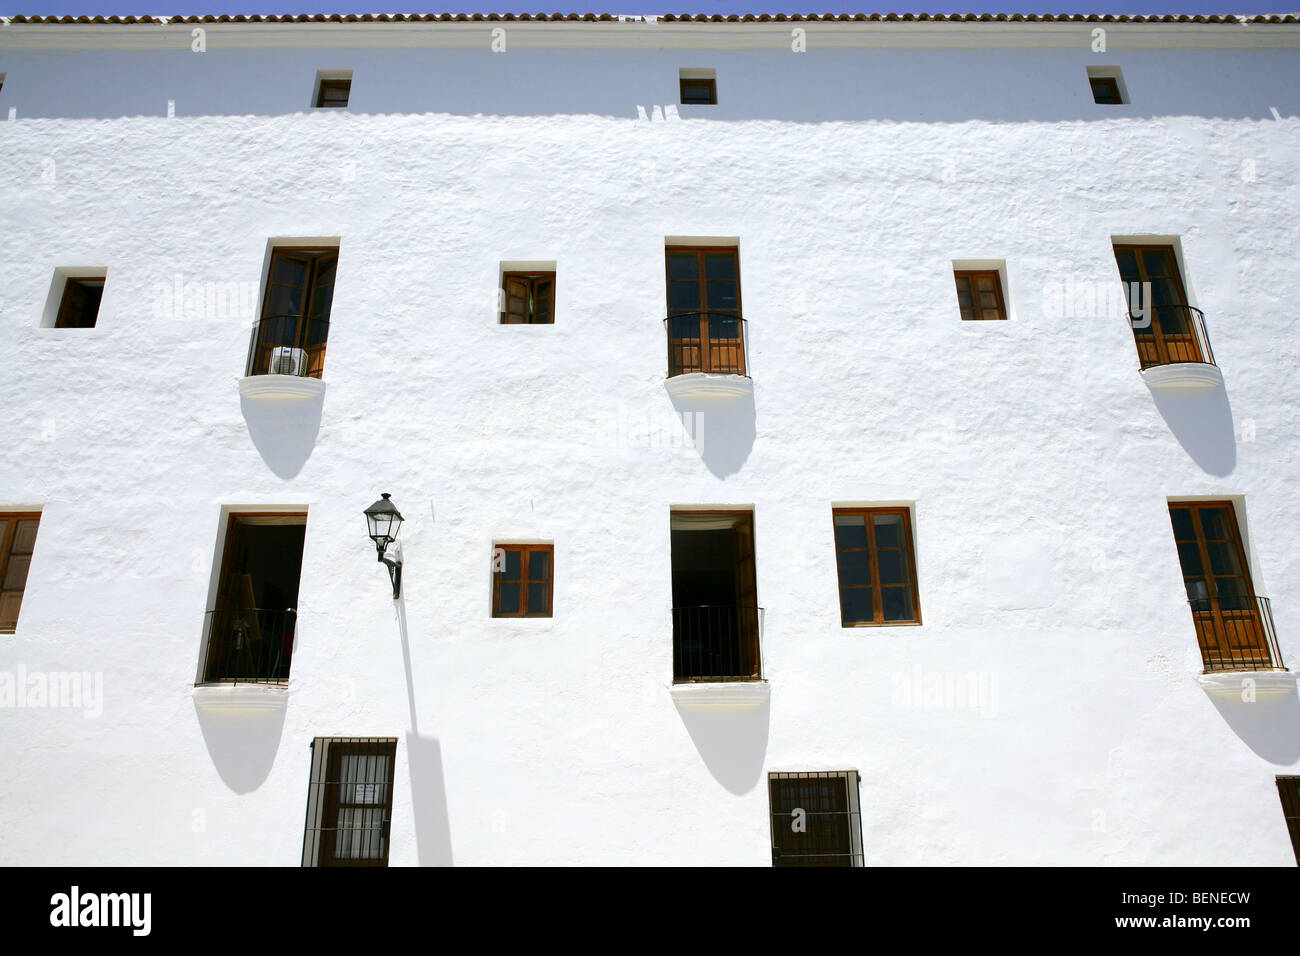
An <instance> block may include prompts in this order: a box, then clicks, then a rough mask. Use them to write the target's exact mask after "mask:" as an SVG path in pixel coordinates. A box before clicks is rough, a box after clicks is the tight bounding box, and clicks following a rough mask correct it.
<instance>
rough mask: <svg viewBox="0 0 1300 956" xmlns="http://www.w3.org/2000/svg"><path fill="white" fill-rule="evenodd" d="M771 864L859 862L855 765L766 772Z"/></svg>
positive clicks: (859, 822)
mask: <svg viewBox="0 0 1300 956" xmlns="http://www.w3.org/2000/svg"><path fill="white" fill-rule="evenodd" d="M767 782H768V799H769V806H770V807H771V814H772V819H771V825H772V865H773V866H862V865H863V863H864V860H863V853H862V820H861V813H860V812H859V809H858V774H857V771H855V770H845V771H836V772H826V773H770V774H768V777H767Z"/></svg>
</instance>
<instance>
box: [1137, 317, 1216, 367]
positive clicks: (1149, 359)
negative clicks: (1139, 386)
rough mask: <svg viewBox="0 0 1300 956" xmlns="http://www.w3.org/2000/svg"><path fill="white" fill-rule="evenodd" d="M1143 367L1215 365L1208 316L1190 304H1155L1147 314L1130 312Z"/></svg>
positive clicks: (1139, 357)
mask: <svg viewBox="0 0 1300 956" xmlns="http://www.w3.org/2000/svg"><path fill="white" fill-rule="evenodd" d="M1128 317H1129V322H1130V323H1131V324H1132V326H1133V337H1134V338H1135V339H1137V349H1138V359H1139V361H1140V362H1141V363H1142V368H1143V369H1144V370H1145V369H1148V368H1152V367H1153V366H1156V365H1177V364H1179V363H1181V362H1197V363H1202V364H1205V365H1215V364H1217V363H1216V362H1215V361H1214V351H1213V350H1212V349H1211V348H1210V335H1209V333H1208V332H1207V331H1206V330H1205V313H1204V312H1202V311H1201V310H1200V309H1198V308H1195V307H1193V306H1190V305H1152V306H1148V307H1147V310H1146V312H1145V313H1137V312H1130V313H1129V315H1128Z"/></svg>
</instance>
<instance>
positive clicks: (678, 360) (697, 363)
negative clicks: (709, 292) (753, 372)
mask: <svg viewBox="0 0 1300 956" xmlns="http://www.w3.org/2000/svg"><path fill="white" fill-rule="evenodd" d="M664 328H665V329H666V330H667V331H668V377H669V378H672V377H673V376H674V375H684V374H686V373H687V372H712V373H713V374H715V375H748V374H749V372H748V369H749V353H748V350H747V345H746V335H745V320H744V319H742V318H741V317H740V316H738V315H736V314H735V313H733V312H679V313H676V314H674V315H670V316H668V318H666V319H664Z"/></svg>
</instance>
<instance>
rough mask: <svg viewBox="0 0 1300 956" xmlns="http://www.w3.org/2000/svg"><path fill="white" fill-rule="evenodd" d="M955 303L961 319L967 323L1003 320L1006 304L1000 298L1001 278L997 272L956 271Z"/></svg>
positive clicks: (1005, 314) (1005, 313)
mask: <svg viewBox="0 0 1300 956" xmlns="http://www.w3.org/2000/svg"><path fill="white" fill-rule="evenodd" d="M953 276H954V277H955V278H956V280H957V303H958V305H959V306H960V308H961V317H962V318H963V319H964V320H967V321H975V320H981V319H1005V318H1006V317H1007V308H1006V302H1005V300H1004V299H1003V297H1002V277H1001V276H1000V275H999V274H998V272H997V270H991V271H970V270H957V271H954V273H953Z"/></svg>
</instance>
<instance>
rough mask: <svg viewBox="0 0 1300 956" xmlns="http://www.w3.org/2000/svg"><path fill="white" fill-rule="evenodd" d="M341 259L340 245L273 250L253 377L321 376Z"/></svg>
mask: <svg viewBox="0 0 1300 956" xmlns="http://www.w3.org/2000/svg"><path fill="white" fill-rule="evenodd" d="M338 259H339V250H338V247H337V246H330V247H317V248H301V249H299V248H290V247H277V248H275V249H273V250H272V252H271V264H270V270H269V271H268V273H267V279H266V293H265V295H263V297H262V318H261V320H260V321H259V322H258V323H257V326H256V327H255V328H254V330H253V340H252V344H251V345H250V347H249V355H248V374H249V375H250V376H251V375H291V376H299V377H309V378H317V379H318V378H320V377H321V373H322V369H323V368H324V365H325V345H326V342H327V340H328V339H329V327H330V306H331V305H332V304H333V301H334V276H335V271H336V269H337V267H338Z"/></svg>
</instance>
